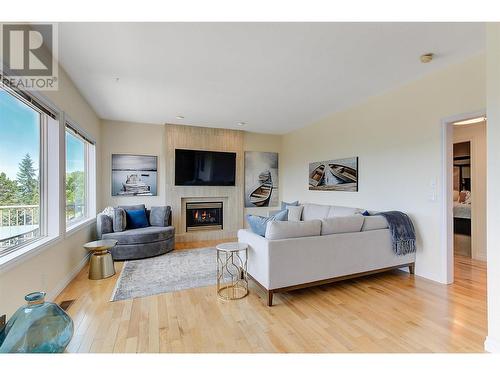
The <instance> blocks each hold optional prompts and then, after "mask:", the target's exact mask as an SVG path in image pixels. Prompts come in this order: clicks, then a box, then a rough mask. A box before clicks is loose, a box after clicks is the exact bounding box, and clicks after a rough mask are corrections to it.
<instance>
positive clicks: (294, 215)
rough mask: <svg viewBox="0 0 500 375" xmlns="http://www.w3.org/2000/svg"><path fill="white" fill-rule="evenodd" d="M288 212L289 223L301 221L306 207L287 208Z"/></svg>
mask: <svg viewBox="0 0 500 375" xmlns="http://www.w3.org/2000/svg"><path fill="white" fill-rule="evenodd" d="M286 209H287V210H288V221H300V219H301V218H302V210H303V209H304V206H286Z"/></svg>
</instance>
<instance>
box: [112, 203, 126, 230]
mask: <svg viewBox="0 0 500 375" xmlns="http://www.w3.org/2000/svg"><path fill="white" fill-rule="evenodd" d="M113 212H114V217H113V231H114V232H123V231H124V230H125V229H126V228H127V214H126V213H125V210H124V209H123V208H120V207H117V208H115V209H114V210H113Z"/></svg>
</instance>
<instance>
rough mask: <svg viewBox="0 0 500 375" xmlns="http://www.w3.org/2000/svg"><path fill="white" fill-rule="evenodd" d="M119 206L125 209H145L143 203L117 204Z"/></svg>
mask: <svg viewBox="0 0 500 375" xmlns="http://www.w3.org/2000/svg"><path fill="white" fill-rule="evenodd" d="M118 207H119V208H123V209H124V210H125V211H128V210H146V206H144V205H143V204H132V205H129V206H118Z"/></svg>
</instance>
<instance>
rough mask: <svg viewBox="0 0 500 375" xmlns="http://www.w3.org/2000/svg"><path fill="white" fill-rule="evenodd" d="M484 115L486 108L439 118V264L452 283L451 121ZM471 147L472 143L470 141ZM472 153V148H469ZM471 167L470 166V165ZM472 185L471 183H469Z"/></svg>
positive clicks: (445, 279)
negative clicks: (440, 234)
mask: <svg viewBox="0 0 500 375" xmlns="http://www.w3.org/2000/svg"><path fill="white" fill-rule="evenodd" d="M481 116H486V108H485V109H482V110H478V111H475V112H467V113H461V114H458V115H453V116H449V117H446V118H443V119H442V120H441V132H442V137H441V139H442V146H441V149H442V157H441V160H442V165H441V175H442V181H443V183H442V186H441V196H442V199H441V217H442V221H441V233H442V236H441V256H442V258H441V264H442V267H443V269H442V274H443V275H444V282H445V283H446V284H452V283H453V280H454V272H453V268H454V265H453V123H455V122H457V121H461V120H466V119H470V118H474V117H481ZM471 147H472V143H471ZM471 154H472V149H471ZM471 167H472V166H471ZM471 185H472V183H471Z"/></svg>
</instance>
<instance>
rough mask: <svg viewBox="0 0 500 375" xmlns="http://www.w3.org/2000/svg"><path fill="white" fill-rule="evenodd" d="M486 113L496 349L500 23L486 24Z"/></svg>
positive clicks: (493, 340) (491, 333) (490, 344)
mask: <svg viewBox="0 0 500 375" xmlns="http://www.w3.org/2000/svg"><path fill="white" fill-rule="evenodd" d="M486 56H487V74H488V83H487V116H488V184H487V190H488V193H487V195H488V229H487V230H488V240H487V245H488V263H487V264H488V338H487V339H486V342H485V348H486V350H488V351H490V352H498V353H500V215H498V212H500V199H499V197H500V24H499V23H491V24H488V26H487V38H486Z"/></svg>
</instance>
